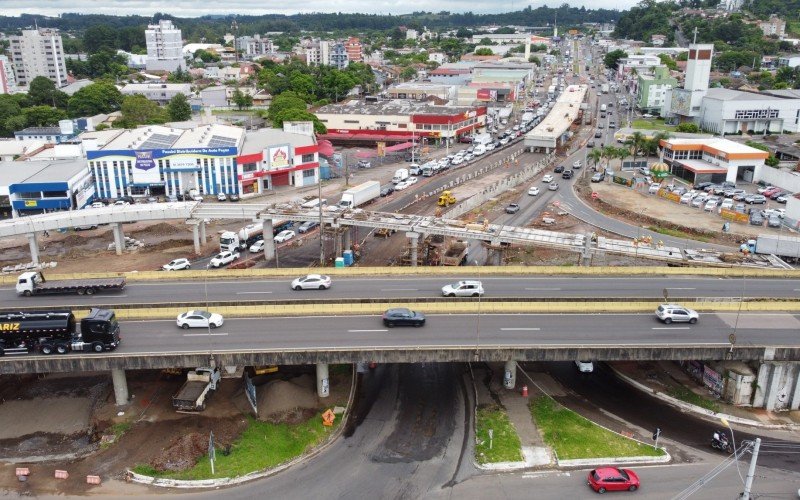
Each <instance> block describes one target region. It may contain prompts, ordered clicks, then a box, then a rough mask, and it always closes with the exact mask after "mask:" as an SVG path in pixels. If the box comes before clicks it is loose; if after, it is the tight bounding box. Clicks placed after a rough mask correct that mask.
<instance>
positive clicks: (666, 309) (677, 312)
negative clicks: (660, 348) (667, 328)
mask: <svg viewBox="0 0 800 500" xmlns="http://www.w3.org/2000/svg"><path fill="white" fill-rule="evenodd" d="M656 317H657V318H658V319H660V320H661V321H663V322H664V323H666V324H670V323H672V322H675V323H690V324H692V325H693V324H695V323H697V320H698V319H699V318H700V315H699V314H697V311H695V310H694V309H689V308H688V307H683V306H679V305H676V304H661V305H660V306H658V309H656Z"/></svg>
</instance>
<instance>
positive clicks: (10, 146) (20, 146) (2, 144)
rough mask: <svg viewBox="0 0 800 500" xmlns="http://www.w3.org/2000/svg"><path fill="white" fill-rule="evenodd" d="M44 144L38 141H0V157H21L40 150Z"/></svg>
mask: <svg viewBox="0 0 800 500" xmlns="http://www.w3.org/2000/svg"><path fill="white" fill-rule="evenodd" d="M45 144H47V143H46V142H45V141H40V140H30V139H26V140H22V141H18V140H15V139H0V156H12V155H13V156H19V155H23V154H26V153H30V152H32V151H36V150H37V149H41V148H42V147H44V145H45Z"/></svg>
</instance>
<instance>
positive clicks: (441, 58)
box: [428, 52, 447, 64]
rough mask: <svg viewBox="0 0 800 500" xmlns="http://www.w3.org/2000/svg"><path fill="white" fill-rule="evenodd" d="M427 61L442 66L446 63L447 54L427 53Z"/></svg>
mask: <svg viewBox="0 0 800 500" xmlns="http://www.w3.org/2000/svg"><path fill="white" fill-rule="evenodd" d="M428 60H429V61H433V62H435V63H436V64H444V63H446V62H447V54H445V53H444V52H430V53H428Z"/></svg>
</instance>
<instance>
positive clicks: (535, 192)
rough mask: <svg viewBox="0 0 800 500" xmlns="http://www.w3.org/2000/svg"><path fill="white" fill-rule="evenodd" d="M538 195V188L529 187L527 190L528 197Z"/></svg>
mask: <svg viewBox="0 0 800 500" xmlns="http://www.w3.org/2000/svg"><path fill="white" fill-rule="evenodd" d="M538 195H539V187H538V186H531V187H529V188H528V196H538Z"/></svg>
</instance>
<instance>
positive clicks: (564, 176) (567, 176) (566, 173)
mask: <svg viewBox="0 0 800 500" xmlns="http://www.w3.org/2000/svg"><path fill="white" fill-rule="evenodd" d="M572 176H573V172H572V170H564V172H562V173H561V178H562V179H572Z"/></svg>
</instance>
